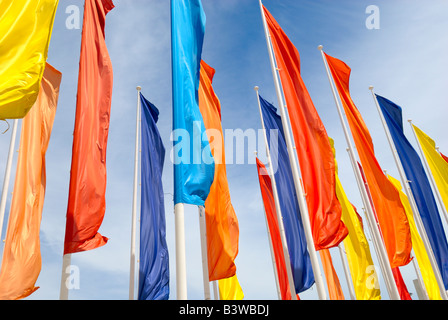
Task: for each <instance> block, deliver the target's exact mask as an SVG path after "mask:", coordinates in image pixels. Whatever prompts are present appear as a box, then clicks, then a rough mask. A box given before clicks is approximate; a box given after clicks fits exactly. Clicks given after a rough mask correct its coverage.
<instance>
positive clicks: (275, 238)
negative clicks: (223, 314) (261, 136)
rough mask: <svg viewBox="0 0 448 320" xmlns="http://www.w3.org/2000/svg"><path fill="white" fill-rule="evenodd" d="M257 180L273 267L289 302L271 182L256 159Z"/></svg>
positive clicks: (280, 287)
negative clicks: (267, 229) (272, 253)
mask: <svg viewBox="0 0 448 320" xmlns="http://www.w3.org/2000/svg"><path fill="white" fill-rule="evenodd" d="M256 161H257V172H258V180H259V182H260V191H261V197H262V199H263V205H264V211H265V212H266V219H267V221H268V227H269V234H270V235H271V243H272V250H273V252H274V257H275V266H276V270H277V278H278V284H279V289H280V295H281V298H282V300H291V290H290V289H289V283H288V274H287V271H286V261H285V255H284V254H283V246H282V240H281V237H280V228H279V226H278V220H277V211H276V209H275V200H274V195H273V192H272V181H271V178H270V177H269V173H268V171H267V170H266V167H265V166H264V164H263V163H262V162H261V161H260V160H259V159H258V158H256Z"/></svg>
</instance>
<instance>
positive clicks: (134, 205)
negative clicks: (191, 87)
mask: <svg viewBox="0 0 448 320" xmlns="http://www.w3.org/2000/svg"><path fill="white" fill-rule="evenodd" d="M141 90H142V87H140V86H138V87H137V116H136V121H135V122H136V123H135V153H134V196H133V200H132V225H131V263H130V272H129V300H134V294H135V289H134V288H135V259H136V258H135V242H136V240H135V239H136V236H135V233H136V228H137V206H138V204H137V195H138V163H139V134H140V109H141V101H140V93H141Z"/></svg>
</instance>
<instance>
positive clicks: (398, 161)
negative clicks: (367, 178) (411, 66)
mask: <svg viewBox="0 0 448 320" xmlns="http://www.w3.org/2000/svg"><path fill="white" fill-rule="evenodd" d="M369 89H370V91H371V92H372V97H373V100H374V102H375V106H376V108H377V110H378V114H379V116H380V119H381V123H382V124H383V128H384V131H385V133H386V136H387V141H388V142H389V146H390V149H391V151H392V154H393V156H394V160H395V164H396V166H397V169H398V172H399V174H400V179H401V183H402V184H403V186H404V190H405V193H406V196H407V197H408V199H409V203H410V205H411V208H412V212H413V213H414V219H415V225H416V227H417V229H418V232H419V234H420V235H421V238H422V240H423V244H424V246H425V249H426V252H427V253H428V257H429V261H430V263H431V267H432V269H433V271H434V275H435V277H436V280H437V284H438V286H439V291H440V295H441V297H442V299H443V300H447V299H448V296H447V293H446V291H445V286H444V284H443V280H442V275H441V274H440V270H439V267H438V265H437V262H436V259H435V256H434V252H433V251H432V248H431V245H430V243H429V239H428V235H427V233H426V230H425V228H424V226H423V222H422V220H421V217H420V212H419V210H418V207H417V204H416V202H415V198H414V194H413V193H412V189H411V187H410V185H409V181H410V180H408V179H407V177H406V173H405V171H404V168H403V164H402V163H401V159H400V156H399V155H398V152H397V149H396V147H395V144H394V142H393V139H392V135H391V133H390V131H389V128H388V126H387V123H386V120H385V118H384V115H383V113H382V112H381V108H380V105H379V103H378V99H377V97H376V95H375V93H374V91H373V86H370V87H369ZM417 275H418V273H417ZM422 289H426V288H425V287H424V286H423V287H422Z"/></svg>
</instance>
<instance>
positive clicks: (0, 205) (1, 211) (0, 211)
mask: <svg viewBox="0 0 448 320" xmlns="http://www.w3.org/2000/svg"><path fill="white" fill-rule="evenodd" d="M18 123H19V119H14V122H13V125H12V132H11V142H10V144H9V151H8V160H7V162H6V170H5V179H4V180H3V191H2V199H1V202H0V239H1V238H2V230H3V221H4V220H5V210H6V200H7V198H8V188H9V180H10V178H11V167H12V162H13V158H14V147H15V144H16V136H17V125H18Z"/></svg>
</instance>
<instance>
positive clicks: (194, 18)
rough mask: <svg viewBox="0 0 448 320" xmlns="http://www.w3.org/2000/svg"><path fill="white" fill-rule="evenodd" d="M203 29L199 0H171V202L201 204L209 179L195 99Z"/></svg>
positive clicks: (208, 159)
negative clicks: (172, 159)
mask: <svg viewBox="0 0 448 320" xmlns="http://www.w3.org/2000/svg"><path fill="white" fill-rule="evenodd" d="M204 31H205V13H204V11H203V8H202V4H201V1H200V0H171V50H172V73H173V74H172V77H173V130H174V131H173V137H172V138H173V139H174V142H173V144H174V148H173V152H174V204H177V203H188V204H194V205H198V206H203V205H204V203H205V200H206V199H207V196H208V193H209V191H210V186H211V185H212V183H213V177H214V162H213V157H212V155H211V151H210V144H209V141H208V139H207V137H206V134H205V126H204V120H203V118H202V115H201V112H200V110H199V99H198V90H199V77H200V76H199V74H200V63H201V53H202V43H203V41H204ZM204 137H205V138H204ZM176 142H177V143H176Z"/></svg>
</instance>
